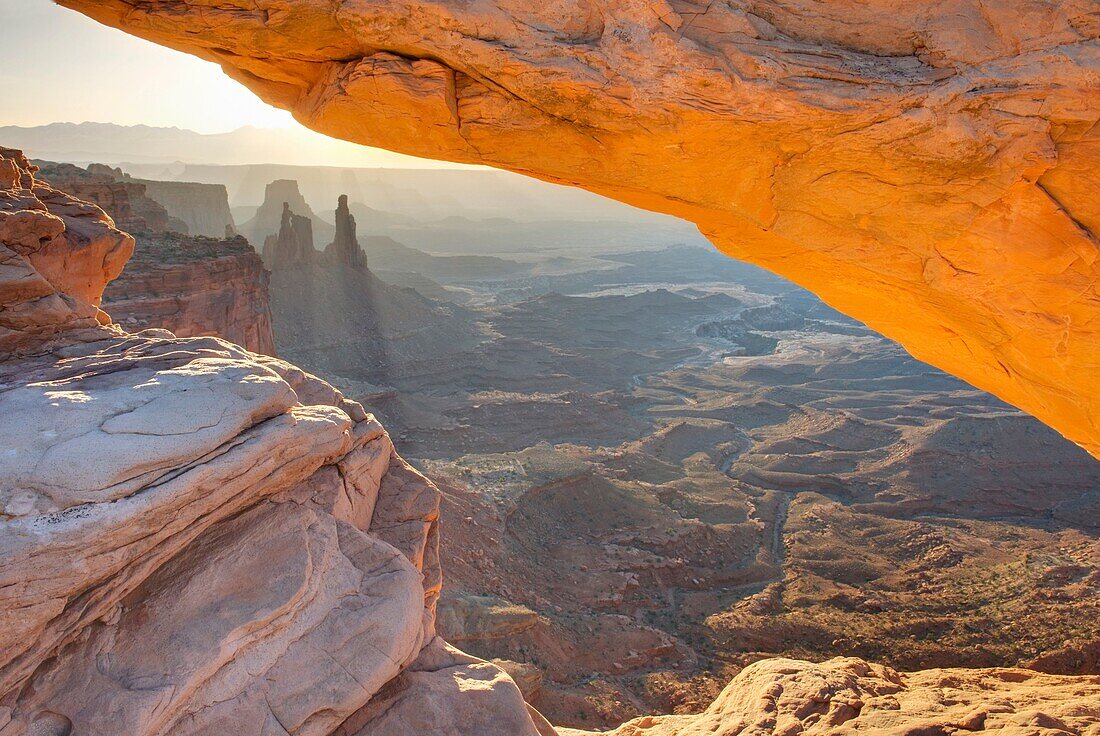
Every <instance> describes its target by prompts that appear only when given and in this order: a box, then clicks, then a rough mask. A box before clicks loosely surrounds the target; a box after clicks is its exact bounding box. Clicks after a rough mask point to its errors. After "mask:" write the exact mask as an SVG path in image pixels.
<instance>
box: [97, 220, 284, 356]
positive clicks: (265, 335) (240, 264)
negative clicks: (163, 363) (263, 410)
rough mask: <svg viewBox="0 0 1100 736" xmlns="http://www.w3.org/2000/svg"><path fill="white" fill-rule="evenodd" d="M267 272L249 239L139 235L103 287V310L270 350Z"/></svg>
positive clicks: (126, 321)
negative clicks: (115, 274)
mask: <svg viewBox="0 0 1100 736" xmlns="http://www.w3.org/2000/svg"><path fill="white" fill-rule="evenodd" d="M269 276H270V274H269V273H268V271H267V270H266V269H265V268H264V264H263V261H262V260H260V256H259V255H258V254H257V253H256V251H255V249H254V248H253V247H252V246H251V245H249V243H248V241H247V240H245V239H244V238H242V237H240V236H236V237H233V238H224V239H219V238H203V237H191V236H186V235H179V234H177V233H160V234H152V233H144V234H142V235H139V236H138V242H137V247H136V249H135V254H134V258H132V259H131V260H130V262H129V263H127V264H126V268H125V269H124V270H123V272H122V274H121V275H120V276H119V277H118V278H117V279H115V280H114V281H112V282H111V283H110V284H108V286H107V288H106V290H105V291H104V293H103V306H104V309H105V310H107V311H109V313H110V314H111V317H112V318H113V319H114V320H115V322H118V323H119V324H120V325H122V326H123V327H125V328H126V329H127V330H130V331H136V330H141V329H145V328H148V327H158V328H163V329H166V330H168V331H170V332H172V333H173V334H175V335H176V336H177V337H200V336H202V335H213V336H215V337H220V338H223V339H225V340H229V341H230V342H234V343H236V344H238V345H241V346H243V347H244V348H246V349H247V350H251V351H252V352H254V353H263V354H265V355H274V354H275V339H274V337H273V333H272V328H271V304H270V299H269V296H268V280H269Z"/></svg>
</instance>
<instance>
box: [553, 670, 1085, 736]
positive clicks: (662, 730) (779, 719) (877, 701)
mask: <svg viewBox="0 0 1100 736" xmlns="http://www.w3.org/2000/svg"><path fill="white" fill-rule="evenodd" d="M1098 728H1100V677H1059V676H1056V675H1042V674H1039V673H1037V672H1032V671H1030V670H1019V669H989V670H965V669H944V670H924V671H922V672H914V673H901V672H895V671H894V670H891V669H889V668H887V667H881V666H878V665H873V664H869V663H867V662H864V661H863V660H861V659H854V658H846V659H831V660H829V661H828V662H823V663H820V664H814V663H811V662H801V661H798V660H793V659H779V658H776V659H767V660H764V661H761V662H757V663H755V664H752V665H750V666H748V667H747V668H745V669H744V670H743V671H742V672H741V673H740V674H739V675H737V677H735V678H734V679H733V681H732V682H730V684H729V686H728V687H726V689H725V690H723V691H722V693H721V695H719V696H718V698H717V700H715V701H714V704H713V705H711V706H710V708H708V709H707V710H706V711H705V712H703V713H700V714H699V715H694V716H646V717H643V718H637V719H635V720H633V721H631V722H629V723H626V724H623V725H622V726H621V727H619V728H618V729H616V730H615V731H613V732H612V733H613V734H614V736H703V735H704V734H707V735H708V736H709V735H710V734H717V736H735V735H736V734H746V735H747V734H754V735H755V734H760V735H761V736H763V734H801V733H804V734H857V733H866V734H885V733H889V734H912V735H916V734H951V733H999V734H1008V733H1014V734H1015V733H1018V734H1025V733H1026V734H1044V735H1045V734H1050V735H1051V736H1053V734H1067V733H1068V734H1095V733H1097V729H1098ZM559 733H560V734H561V735H562V736H582V735H583V734H585V733H587V732H584V731H575V730H573V729H560V730H559Z"/></svg>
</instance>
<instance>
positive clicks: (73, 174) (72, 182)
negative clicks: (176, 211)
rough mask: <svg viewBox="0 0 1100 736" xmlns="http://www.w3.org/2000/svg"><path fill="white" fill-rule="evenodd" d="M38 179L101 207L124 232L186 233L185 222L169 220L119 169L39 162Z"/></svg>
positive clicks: (142, 187) (165, 211)
mask: <svg viewBox="0 0 1100 736" xmlns="http://www.w3.org/2000/svg"><path fill="white" fill-rule="evenodd" d="M38 176H39V177H40V178H41V179H44V180H46V181H48V182H49V183H50V186H52V187H55V188H57V189H60V190H61V191H63V192H66V193H68V194H71V195H73V196H74V197H76V198H77V199H82V200H84V201H86V202H91V203H92V204H95V205H98V206H99V207H102V208H103V210H104V211H105V212H107V213H108V214H109V215H110V216H111V218H112V219H113V220H114V221H115V225H116V226H117V227H119V228H120V229H122V230H124V231H126V232H150V231H151V232H164V231H166V230H176V231H177V232H184V233H186V232H187V226H186V224H185V223H183V222H182V221H181V220H177V219H174V218H172V217H171V216H170V215H169V214H168V210H167V209H165V208H164V206H163V205H162V204H161V203H160V202H157V201H155V200H153V199H152V198H151V197H149V196H148V194H147V192H146V187H145V184H141V183H138V182H135V181H129V180H127V177H126V175H125V174H123V173H122V171H121V170H120V169H112V168H111V167H109V166H104V165H103V164H92V165H90V166H89V167H88V168H86V169H82V168H80V167H79V166H74V165H73V164H65V163H52V162H50V163H45V162H43V163H42V166H41V169H40V171H39V173H38Z"/></svg>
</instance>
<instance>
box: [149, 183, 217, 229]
mask: <svg viewBox="0 0 1100 736" xmlns="http://www.w3.org/2000/svg"><path fill="white" fill-rule="evenodd" d="M133 181H135V182H137V183H139V184H143V185H145V193H146V194H148V195H149V196H150V197H152V198H153V199H155V200H156V201H158V202H160V203H161V204H162V205H164V208H165V209H166V210H168V213H169V214H170V215H172V217H175V218H177V219H179V220H181V221H182V222H184V223H186V224H187V232H188V233H190V234H191V235H205V236H206V237H208V238H221V237H224V236H225V235H227V234H230V233H232V232H236V225H235V223H234V222H233V213H232V212H231V211H230V210H229V193H228V192H227V191H226V189H225V187H224V186H223V185H221V184H200V183H198V182H192V181H154V180H152V179H134V180H133Z"/></svg>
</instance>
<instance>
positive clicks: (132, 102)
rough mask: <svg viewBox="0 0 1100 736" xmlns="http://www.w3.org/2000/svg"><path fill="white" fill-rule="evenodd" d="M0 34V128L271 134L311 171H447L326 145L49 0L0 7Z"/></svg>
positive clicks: (173, 56) (191, 67)
mask: <svg viewBox="0 0 1100 736" xmlns="http://www.w3.org/2000/svg"><path fill="white" fill-rule="evenodd" d="M0 28H3V29H4V42H3V43H2V44H0V90H3V94H4V105H3V107H2V108H0V126H6V125H17V126H23V127H29V126H37V125H46V124H49V123H56V122H73V123H80V122H86V121H91V122H101V123H116V124H118V125H148V126H153V127H178V128H184V129H187V130H193V131H195V132H198V133H204V134H216V133H226V132H229V131H232V130H236V129H239V128H243V127H246V126H251V127H255V128H276V129H282V130H283V131H284V133H285V135H282V136H277V139H278V140H280V141H286V147H287V148H288V149H297V151H298V152H299V153H301V154H303V155H305V156H307V157H308V160H309V162H310V163H312V164H315V165H329V166H336V165H341V166H367V167H370V166H393V167H414V168H437V167H446V168H456V165H455V164H446V163H440V162H435V161H428V160H425V159H417V158H413V157H411V156H402V155H400V154H396V153H391V152H389V151H383V150H381V149H376V148H370V147H367V146H361V145H357V144H352V143H347V142H344V141H338V140H334V139H331V138H327V137H326V136H323V135H320V134H319V133H315V132H313V131H311V130H308V129H306V128H304V127H303V126H301V125H300V124H298V123H297V122H296V121H295V120H294V118H293V117H292V116H291V115H290V113H289V112H287V111H285V110H279V109H277V108H274V107H271V106H270V105H268V104H266V103H264V102H262V101H261V100H260V99H259V98H257V97H256V96H255V95H253V94H252V93H251V92H249V91H248V90H247V89H245V88H244V87H243V86H242V85H240V84H238V83H237V82H235V81H233V80H232V79H230V78H229V77H227V76H226V75H225V74H224V73H223V72H222V70H221V69H220V68H219V67H218V66H217V65H216V64H212V63H209V62H206V61H201V60H199V59H196V58H195V57H193V56H190V55H188V54H183V53H180V52H177V51H172V50H171V49H167V48H164V47H163V46H158V45H156V44H154V43H151V42H149V41H144V40H142V39H139V38H135V37H133V36H129V35H126V34H124V33H119V32H118V31H117V30H115V29H113V28H108V27H106V26H102V25H100V24H98V23H96V22H95V21H93V20H91V19H90V18H88V17H86V16H84V15H81V14H80V13H77V12H75V11H71V10H67V9H65V8H61V7H58V6H56V5H54V4H53V3H52V2H46V1H45V0H34V1H33V2H28V0H0ZM28 70H34V73H33V74H30V73H28ZM282 153H283V154H289V153H291V151H283V152H282ZM284 159H286V155H281V152H280V151H279V150H273V151H271V152H270V156H269V157H268V158H267V159H266V162H267V163H299V161H298V160H297V159H295V160H293V161H291V160H284Z"/></svg>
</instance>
